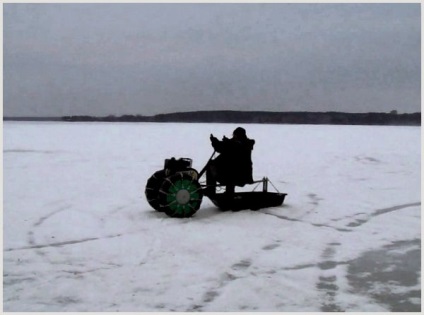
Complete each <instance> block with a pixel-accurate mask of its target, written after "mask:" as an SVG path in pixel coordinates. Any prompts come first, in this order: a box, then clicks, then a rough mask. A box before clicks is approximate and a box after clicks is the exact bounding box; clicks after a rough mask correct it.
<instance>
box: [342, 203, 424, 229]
mask: <svg viewBox="0 0 424 315" xmlns="http://www.w3.org/2000/svg"><path fill="white" fill-rule="evenodd" d="M417 206H421V202H413V203H406V204H402V205H396V206H392V207H389V208H383V209H377V210H375V211H374V212H373V213H371V214H368V215H367V216H366V217H365V218H364V219H357V220H355V221H353V222H350V223H348V224H347V225H346V226H347V227H358V226H361V225H364V224H365V223H368V222H369V221H370V220H371V219H373V218H375V217H377V216H379V215H382V214H386V213H390V212H393V211H397V210H402V209H405V208H410V207H417Z"/></svg>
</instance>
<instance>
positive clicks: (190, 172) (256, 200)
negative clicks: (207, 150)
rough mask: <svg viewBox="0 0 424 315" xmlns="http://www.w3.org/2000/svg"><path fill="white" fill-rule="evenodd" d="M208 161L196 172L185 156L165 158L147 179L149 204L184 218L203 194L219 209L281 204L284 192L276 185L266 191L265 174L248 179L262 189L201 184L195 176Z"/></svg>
mask: <svg viewBox="0 0 424 315" xmlns="http://www.w3.org/2000/svg"><path fill="white" fill-rule="evenodd" d="M212 156H213V155H212ZM211 159H212V157H211ZM211 159H209V161H208V163H209V162H210V161H211ZM208 163H207V164H206V165H205V167H204V168H203V169H202V171H201V172H200V173H199V172H197V170H195V169H194V168H192V167H191V166H192V160H191V159H189V158H180V159H175V158H171V159H166V160H165V163H164V168H163V169H162V170H159V171H156V172H155V173H154V174H153V175H152V176H151V177H150V178H149V179H148V180H147V184H146V189H145V195H146V198H147V201H148V203H149V204H150V206H152V208H153V209H155V210H156V211H160V212H165V213H166V214H167V215H168V216H170V217H178V218H187V217H191V216H192V215H193V214H195V213H196V212H197V210H199V208H200V205H201V203H202V199H203V197H204V196H205V197H208V198H209V199H210V200H211V201H212V203H213V204H214V205H215V206H217V207H218V208H220V209H221V210H233V211H239V210H245V209H251V210H259V209H261V208H267V207H277V206H281V205H282V204H283V202H284V199H285V197H286V195H287V194H284V193H280V192H278V190H277V189H275V190H277V191H276V192H269V191H268V183H271V182H270V181H269V179H268V178H267V177H264V178H263V179H262V180H259V181H254V182H253V183H250V184H256V187H257V186H258V185H260V184H261V183H262V191H255V190H253V191H250V192H235V191H232V192H228V191H225V192H223V193H218V192H216V190H217V188H222V187H225V186H224V185H221V184H216V185H214V186H213V187H210V186H208V185H206V184H201V183H200V182H199V180H200V178H201V177H202V176H203V174H204V173H205V170H206V168H207V166H208ZM271 184H272V183H271ZM256 187H255V188H256ZM274 188H275V187H274Z"/></svg>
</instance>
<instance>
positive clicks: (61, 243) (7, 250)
mask: <svg viewBox="0 0 424 315" xmlns="http://www.w3.org/2000/svg"><path fill="white" fill-rule="evenodd" d="M122 235H123V234H113V235H107V236H105V237H88V238H83V239H80V240H71V241H64V242H56V243H48V244H33V245H29V246H21V247H15V248H6V249H4V251H5V252H12V251H17V250H25V249H40V248H46V247H61V246H66V245H74V244H79V243H85V242H90V241H97V240H103V239H109V238H115V237H120V236H122Z"/></svg>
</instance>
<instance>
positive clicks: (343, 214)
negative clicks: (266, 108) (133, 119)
mask: <svg viewBox="0 0 424 315" xmlns="http://www.w3.org/2000/svg"><path fill="white" fill-rule="evenodd" d="M236 126H237V125H233V124H172V123H168V124H149V123H59V122H58V123H53V122H51V123H40V122H38V123H35V122H34V123H29V122H5V123H4V125H3V142H4V147H3V154H4V155H3V162H4V164H3V171H4V172H3V176H4V180H3V184H4V190H3V194H4V195H3V196H4V202H3V205H4V211H3V222H4V226H3V230H4V239H3V263H4V266H3V269H4V275H3V286H4V287H3V290H4V291H3V307H4V311H99V312H100V311H282V312H283V311H284V312H287V311H312V312H315V311H419V310H420V309H421V250H420V248H421V215H420V211H421V183H420V163H421V144H420V128H419V127H383V126H314V125H243V126H244V127H245V128H246V130H247V133H248V136H249V137H251V138H253V139H255V140H256V145H255V149H254V151H253V162H254V177H255V178H256V179H260V178H262V177H263V176H268V177H269V178H270V179H271V181H272V183H273V184H274V186H275V187H276V188H277V189H278V190H279V191H281V192H285V193H287V194H288V195H287V198H286V200H285V202H284V205H283V206H282V207H276V208H268V209H261V210H259V211H250V210H246V211H240V212H232V211H228V212H222V211H220V210H218V209H217V208H216V207H214V206H213V204H212V203H211V201H210V200H209V199H207V198H204V199H203V203H202V206H201V208H200V210H199V211H198V212H197V213H196V214H195V216H193V217H192V218H188V219H174V218H169V217H167V216H166V215H165V214H163V213H159V212H156V211H154V210H153V209H152V208H151V207H150V206H149V205H148V203H147V201H146V199H145V196H144V188H145V184H146V181H147V179H148V178H149V177H150V176H151V174H152V173H154V172H155V171H157V170H159V169H161V168H162V166H163V161H164V159H165V158H169V157H172V156H175V157H190V158H192V159H193V166H194V168H196V169H198V170H200V169H201V168H202V167H203V166H204V164H205V163H206V161H207V160H208V159H209V157H210V155H211V153H212V148H211V146H210V142H209V134H210V133H213V134H214V135H215V136H217V137H218V138H221V137H222V136H223V135H224V134H225V135H227V136H230V135H231V132H232V130H233V129H234V128H235V127H236ZM271 187H272V186H271ZM252 188H253V187H250V186H249V187H247V189H252ZM244 189H246V187H245V188H244Z"/></svg>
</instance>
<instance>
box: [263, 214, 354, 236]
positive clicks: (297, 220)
mask: <svg viewBox="0 0 424 315" xmlns="http://www.w3.org/2000/svg"><path fill="white" fill-rule="evenodd" d="M258 212H259V213H263V214H267V215H271V216H274V217H276V218H279V219H281V220H287V221H292V222H299V223H304V224H309V225H312V226H315V227H326V228H330V229H334V230H336V231H339V232H352V230H351V229H346V228H339V227H335V226H331V225H328V224H322V223H312V222H308V221H304V220H300V219H294V218H290V217H287V216H284V215H279V214H275V213H271V212H265V211H258Z"/></svg>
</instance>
